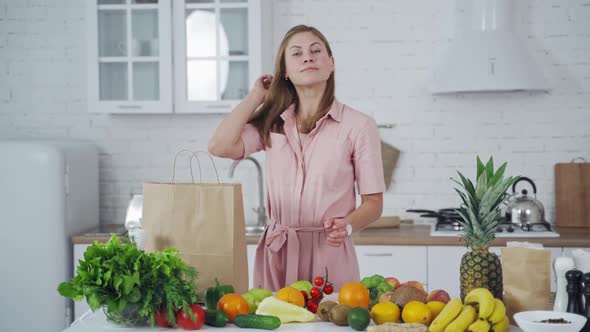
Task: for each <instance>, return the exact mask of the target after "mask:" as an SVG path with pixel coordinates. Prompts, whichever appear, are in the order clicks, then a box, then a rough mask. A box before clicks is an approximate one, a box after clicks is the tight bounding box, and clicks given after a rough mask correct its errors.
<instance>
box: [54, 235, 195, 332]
mask: <svg viewBox="0 0 590 332" xmlns="http://www.w3.org/2000/svg"><path fill="white" fill-rule="evenodd" d="M196 276H197V272H196V271H195V269H194V268H193V267H191V266H189V265H188V264H186V263H185V262H184V261H182V259H180V257H179V255H178V251H177V250H176V249H173V248H166V249H164V250H163V251H158V252H153V253H146V252H144V251H143V250H139V249H137V247H136V246H135V244H134V243H121V242H120V241H119V239H118V238H117V237H116V236H115V235H112V237H111V239H110V240H109V241H108V242H106V243H100V242H94V244H92V245H91V246H90V247H88V249H87V250H86V252H85V253H84V259H81V260H80V262H79V266H78V269H77V270H76V275H75V276H74V278H73V279H72V280H71V281H67V282H63V283H61V284H60V285H59V286H58V289H57V290H58V292H59V293H60V294H61V295H62V296H64V297H67V298H70V299H73V300H75V301H80V300H83V299H86V302H87V303H88V305H89V306H90V308H91V309H92V310H93V311H94V310H96V309H98V308H100V307H102V308H103V310H104V311H105V314H106V316H107V318H108V319H109V320H111V321H113V322H115V323H118V324H123V325H140V324H141V323H145V322H149V323H150V325H152V326H153V325H154V322H155V321H154V316H155V313H156V312H157V311H158V310H160V307H163V308H165V309H166V316H167V318H168V321H169V322H170V323H172V324H173V325H176V319H175V313H176V310H177V309H179V308H180V307H182V306H187V305H189V304H193V303H196V302H197V295H196V293H197V289H196V286H195V278H196Z"/></svg>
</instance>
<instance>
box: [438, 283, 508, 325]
mask: <svg viewBox="0 0 590 332" xmlns="http://www.w3.org/2000/svg"><path fill="white" fill-rule="evenodd" d="M509 325H510V322H509V320H508V316H506V306H504V302H502V301H500V300H499V299H496V298H494V296H493V295H492V293H491V292H490V291H489V290H488V289H486V288H476V289H474V290H472V291H470V292H469V293H468V294H467V296H466V297H465V303H462V302H461V299H459V298H457V299H453V300H451V301H449V303H447V305H445V307H444V308H443V310H442V311H441V312H440V314H438V316H436V318H435V319H434V321H432V323H431V324H430V326H429V327H428V331H429V332H463V331H469V332H489V331H492V330H493V331H494V332H505V331H507V330H508V326H509Z"/></svg>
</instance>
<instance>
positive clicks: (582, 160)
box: [570, 157, 586, 163]
mask: <svg viewBox="0 0 590 332" xmlns="http://www.w3.org/2000/svg"><path fill="white" fill-rule="evenodd" d="M576 160H579V161H581V162H583V163H585V162H586V159H584V158H583V157H576V158H574V159H572V161H570V163H575V162H576Z"/></svg>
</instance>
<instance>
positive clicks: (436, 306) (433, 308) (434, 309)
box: [426, 301, 446, 320]
mask: <svg viewBox="0 0 590 332" xmlns="http://www.w3.org/2000/svg"><path fill="white" fill-rule="evenodd" d="M426 305H427V306H428V308H429V309H430V312H431V313H432V320H434V319H435V318H436V316H438V314H440V312H441V311H442V310H443V308H444V307H445V305H446V304H445V303H444V302H441V301H430V302H427V303H426Z"/></svg>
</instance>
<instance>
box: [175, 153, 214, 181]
mask: <svg viewBox="0 0 590 332" xmlns="http://www.w3.org/2000/svg"><path fill="white" fill-rule="evenodd" d="M183 152H189V153H190V154H191V159H190V162H189V165H190V166H189V169H190V172H191V180H192V182H193V183H195V177H194V176H193V158H194V157H197V158H196V159H197V165H198V166H199V182H201V181H202V180H203V176H202V174H201V162H200V161H199V156H198V153H199V152H203V153H206V154H207V155H208V156H209V159H210V160H211V164H213V169H214V170H215V176H216V177H217V183H220V182H219V172H218V171H217V167H216V166H215V162H214V161H213V158H212V157H211V155H210V154H209V153H207V152H205V151H196V152H194V151H191V150H186V149H183V150H180V151H179V152H178V153H177V154H176V156H174V164H173V165H172V182H174V178H175V176H176V159H178V156H179V155H180V154H181V153H183Z"/></svg>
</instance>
